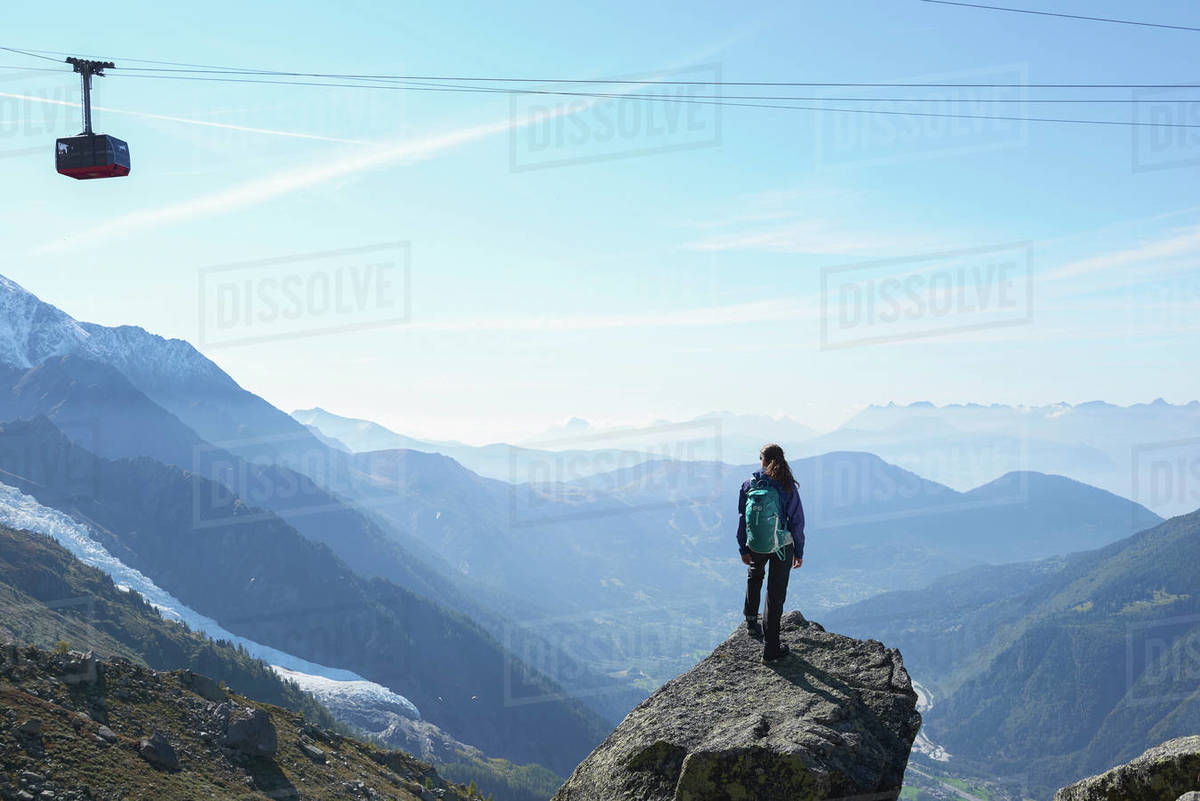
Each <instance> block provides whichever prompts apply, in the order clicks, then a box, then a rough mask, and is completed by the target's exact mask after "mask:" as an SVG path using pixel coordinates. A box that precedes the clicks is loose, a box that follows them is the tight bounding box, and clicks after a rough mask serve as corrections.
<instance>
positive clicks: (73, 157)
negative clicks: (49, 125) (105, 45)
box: [54, 58, 130, 181]
mask: <svg viewBox="0 0 1200 801" xmlns="http://www.w3.org/2000/svg"><path fill="white" fill-rule="evenodd" d="M67 63H68V64H72V65H74V67H75V71H76V72H78V73H79V74H80V77H81V78H82V80H83V132H82V133H80V134H79V135H78V136H67V137H63V138H61V139H59V140H58V143H57V147H56V148H55V153H54V161H55V165H56V166H57V168H58V172H59V174H60V175H66V176H68V177H70V178H76V179H78V180H81V181H84V180H88V179H90V178H119V177H121V176H123V175H129V168H130V161H129V145H127V144H126V143H125V142H124V141H122V140H120V139H118V138H117V137H115V136H109V135H108V134H98V133H93V132H92V76H93V75H98V76H101V77H103V75H104V70H105V69H106V68H111V67H113V63H112V62H111V61H88V60H87V59H82V58H68V59H67Z"/></svg>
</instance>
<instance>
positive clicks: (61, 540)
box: [0, 483, 420, 719]
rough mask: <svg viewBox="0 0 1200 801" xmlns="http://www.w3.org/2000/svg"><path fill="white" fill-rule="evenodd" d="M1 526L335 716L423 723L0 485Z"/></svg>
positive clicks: (397, 698) (398, 699)
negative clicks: (240, 651) (42, 543)
mask: <svg viewBox="0 0 1200 801" xmlns="http://www.w3.org/2000/svg"><path fill="white" fill-rule="evenodd" d="M0 524H3V525H5V526H8V527H9V528H15V529H21V530H24V531H35V532H37V533H39V534H45V535H47V536H49V537H51V538H52V539H54V541H55V542H57V543H58V544H59V545H61V546H63V547H64V548H66V549H67V551H69V552H70V553H71V554H72V555H73V556H74V557H75V558H77V559H78V560H79V561H81V562H83V563H84V564H86V565H88V566H90V567H94V568H97V569H99V570H102V571H103V572H104V573H106V574H108V576H109V577H110V578H112V580H113V583H115V584H116V585H117V586H118V587H120V588H122V589H125V590H131V591H135V592H137V593H138V594H139V595H141V596H142V597H143V598H145V599H146V601H147V602H149V603H150V604H151V605H152V606H153V607H154V608H155V609H157V610H158V611H159V613H160V614H161V615H162V616H163V617H165V618H167V619H168V620H174V621H177V622H180V623H185V624H187V626H188V627H189V628H191V629H192V630H193V631H200V632H203V633H204V634H206V635H207V636H209V637H211V638H212V639H214V640H225V641H226V642H230V643H233V644H234V645H240V646H242V647H243V648H245V649H246V651H247V652H248V653H249V654H250V655H251V656H253V657H256V658H258V659H261V660H263V661H264V662H266V663H267V664H269V665H271V666H272V667H274V668H275V669H276V672H278V673H279V674H280V675H281V676H282V677H283V678H285V679H290V680H292V681H294V682H296V683H297V684H298V685H300V687H301V688H302V689H304V690H306V691H308V692H311V693H312V694H313V695H315V696H316V697H317V698H318V700H320V701H321V702H322V703H324V704H326V706H327V707H329V708H330V709H331V710H332V711H334V712H335V714H336V711H337V709H338V708H339V707H341V706H349V707H353V708H357V709H361V708H364V707H365V708H370V709H373V710H376V711H377V712H381V713H382V712H386V713H391V714H396V715H403V716H406V717H410V718H415V719H418V718H420V712H419V711H418V710H417V707H416V705H414V704H413V703H412V702H411V701H409V700H408V699H407V698H405V697H404V696H402V695H400V694H398V693H394V692H392V691H391V690H389V689H387V688H386V687H384V686H382V685H380V684H377V683H375V682H373V681H367V680H366V679H364V678H363V677H362V676H359V675H358V674H357V673H354V672H353V671H350V670H343V669H340V668H334V667H327V666H325V665H318V664H316V663H315V662H309V661H308V660H306V659H301V658H299V657H296V656H293V655H292V654H288V653H285V652H283V651H280V650H278V649H276V648H271V647H270V646H267V645H263V644H261V643H257V642H254V641H253V640H249V639H246V638H245V637H241V636H238V635H237V634H234V633H233V632H231V631H229V630H228V629H226V628H224V627H223V626H221V624H220V623H218V622H217V621H215V620H213V619H212V618H211V617H208V616H207V615H202V614H200V613H199V612H197V611H195V610H194V609H191V608H190V607H188V606H187V605H185V604H184V603H183V602H181V601H180V600H179V599H178V598H176V597H175V596H174V595H172V594H171V593H169V592H167V591H166V590H164V589H162V588H161V587H159V586H158V585H157V584H155V583H154V581H153V580H151V579H150V578H149V577H148V576H146V575H145V574H144V573H142V572H141V571H139V570H136V569H134V568H132V567H129V566H128V565H126V564H125V563H124V562H122V561H121V560H120V559H118V558H116V557H115V556H113V555H112V554H111V553H109V551H108V549H106V548H105V547H104V546H103V545H101V544H100V543H99V542H97V541H96V540H95V539H93V538H92V536H91V533H90V532H89V531H88V529H87V527H86V526H84V525H83V524H81V523H79V522H77V521H75V520H74V519H72V518H71V517H68V516H67V515H65V514H63V513H62V512H60V511H58V510H57V509H51V508H49V507H46V506H42V505H41V504H40V503H38V502H37V501H36V500H34V499H33V498H31V497H30V496H28V495H26V494H25V493H23V492H21V491H20V490H18V489H16V488H15V487H10V486H8V485H7V484H3V483H0Z"/></svg>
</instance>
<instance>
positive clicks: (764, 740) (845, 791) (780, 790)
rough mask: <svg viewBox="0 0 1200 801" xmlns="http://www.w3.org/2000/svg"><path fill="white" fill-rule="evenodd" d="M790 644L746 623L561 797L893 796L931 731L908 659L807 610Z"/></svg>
mask: <svg viewBox="0 0 1200 801" xmlns="http://www.w3.org/2000/svg"><path fill="white" fill-rule="evenodd" d="M781 639H782V641H783V642H784V643H786V644H787V645H788V646H790V648H791V650H792V652H791V653H790V654H789V655H788V656H786V657H785V658H783V659H781V660H779V661H777V662H772V663H767V664H764V663H763V662H762V659H761V656H762V642H761V641H760V640H756V639H753V638H752V637H751V636H750V635H749V633H748V632H747V631H746V629H745V627H744V626H741V627H739V628H738V629H737V630H736V631H735V632H734V633H733V635H732V636H730V637H729V639H727V640H726V641H725V642H724V643H722V644H721V645H719V646H717V648H716V650H714V651H713V652H712V653H711V654H710V655H709V656H708V657H707V658H706V659H704V661H702V662H701V663H700V664H698V665H697V666H696V667H694V668H692V669H691V670H689V671H688V672H687V673H685V674H683V675H682V676H679V677H677V678H675V679H673V680H671V681H669V682H667V683H666V684H664V685H663V686H662V687H661V688H660V689H659V690H658V691H657V692H655V693H654V694H653V695H652V696H650V697H649V698H647V699H646V700H645V701H643V702H642V703H641V704H639V705H638V706H637V707H636V708H635V709H634V710H633V711H632V712H630V713H629V715H628V716H627V717H626V718H625V720H624V721H622V722H621V724H620V725H619V726H618V727H617V728H616V730H615V731H614V732H613V733H612V734H611V735H609V737H608V739H606V740H605V741H604V742H603V743H601V744H600V745H599V746H598V747H597V748H596V750H594V751H593V752H592V753H591V755H589V756H588V758H587V759H585V760H584V761H583V762H582V763H581V764H580V765H579V767H577V768H576V769H575V772H574V773H572V774H571V777H570V778H569V779H568V780H567V782H566V784H564V785H563V786H562V788H561V789H559V791H558V793H557V794H556V795H555V796H554V799H555V801H666V800H667V799H672V800H673V801H710V800H711V801H718V800H721V799H729V801H784V800H785V799H786V801H804V800H805V799H811V800H812V801H820V800H821V799H847V798H851V797H853V798H856V799H859V801H888V799H895V798H896V797H897V796H898V795H899V793H900V786H901V784H902V782H903V780H904V770H905V767H906V766H907V764H908V755H909V751H910V749H911V748H912V743H913V740H914V739H915V738H916V736H917V730H918V729H919V728H920V726H921V716H920V714H919V713H918V712H917V709H916V703H917V695H916V693H915V692H914V691H913V687H912V682H911V681H910V680H909V677H908V673H907V672H906V671H905V670H904V664H903V662H902V661H901V658H900V653H899V652H898V651H895V650H892V649H888V648H885V647H884V646H883V645H882V644H880V643H878V642H875V641H874V640H868V641H862V640H854V639H851V638H849V637H843V636H841V635H838V634H831V633H829V632H826V631H825V630H824V629H823V628H821V626H819V625H817V624H815V623H810V622H808V621H806V620H805V619H804V617H803V616H802V615H801V614H800V613H799V612H792V613H789V614H787V615H785V616H784V618H783V626H782V635H781ZM1172 801H1174V799H1172Z"/></svg>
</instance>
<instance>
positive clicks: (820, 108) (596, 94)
mask: <svg viewBox="0 0 1200 801" xmlns="http://www.w3.org/2000/svg"><path fill="white" fill-rule="evenodd" d="M122 77H125V78H151V79H154V78H157V79H163V80H190V81H217V82H224V83H249V84H271V85H285V86H327V87H339V88H353V89H389V90H393V91H409V92H422V91H424V92H458V93H488V94H549V95H556V96H559V95H569V96H573V97H592V98H606V99H615V100H642V101H646V102H656V103H664V102H665V103H689V104H701V105H714V106H731V107H742V108H770V109H791V110H795V111H825V112H835V113H844V114H886V115H890V116H910V117H935V118H945V119H967V120H995V121H1012V122H1052V123H1064V124H1073V125H1110V126H1111V125H1124V126H1130V127H1137V128H1200V123H1167V122H1142V121H1137V120H1086V119H1070V118H1061V117H1025V116H1017V115H987V114H950V113H935V112H921V111H890V110H886V109H850V108H830V107H828V106H790V105H782V104H771V103H741V102H726V101H721V100H688V99H685V98H677V97H670V98H665V99H660V98H654V97H646V96H644V95H636V94H606V93H599V92H591V93H586V92H575V93H570V92H552V91H544V90H532V89H524V90H523V89H511V88H493V87H439V86H401V85H383V84H336V83H317V82H311V81H269V80H262V79H254V78H205V77H201V76H194V75H193V76H184V75H123V76H122Z"/></svg>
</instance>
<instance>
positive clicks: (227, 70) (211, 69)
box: [0, 0, 1200, 89]
mask: <svg viewBox="0 0 1200 801" xmlns="http://www.w3.org/2000/svg"><path fill="white" fill-rule="evenodd" d="M927 1H928V2H933V1H934V0H927ZM0 49H3V50H9V51H11V52H19V53H23V54H25V55H33V56H36V57H38V58H48V57H47V56H44V55H39V53H54V52H58V51H52V50H43V51H32V50H18V49H17V48H8V47H5V48H0ZM50 60H51V61H56V60H57V59H50ZM117 60H118V61H133V62H138V63H149V64H166V65H172V66H176V67H182V68H186V69H179V70H167V69H158V68H154V67H123V68H122V73H123V74H127V73H130V72H168V71H170V72H193V71H195V72H199V73H202V74H208V73H214V74H228V75H267V76H275V77H296V78H327V79H331V80H396V81H474V82H479V83H484V82H486V83H542V84H555V83H571V84H598V85H605V84H608V85H617V84H620V85H634V86H641V85H647V86H655V85H662V86H794V87H834V88H836V87H855V88H893V89H896V88H914V89H954V88H968V89H1197V88H1200V83H935V82H929V83H917V82H896V83H886V82H862V81H833V82H820V81H722V80H716V81H679V80H666V79H654V80H650V79H629V78H499V77H493V76H461V75H460V76H448V75H385V74H379V75H372V74H349V73H324V72H292V71H287V70H269V69H250V68H237V67H221V66H216V65H208V64H187V63H184V62H175V61H154V60H151V59H135V58H117Z"/></svg>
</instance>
